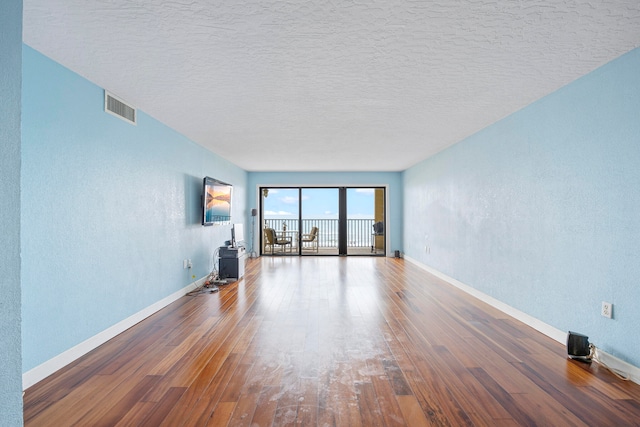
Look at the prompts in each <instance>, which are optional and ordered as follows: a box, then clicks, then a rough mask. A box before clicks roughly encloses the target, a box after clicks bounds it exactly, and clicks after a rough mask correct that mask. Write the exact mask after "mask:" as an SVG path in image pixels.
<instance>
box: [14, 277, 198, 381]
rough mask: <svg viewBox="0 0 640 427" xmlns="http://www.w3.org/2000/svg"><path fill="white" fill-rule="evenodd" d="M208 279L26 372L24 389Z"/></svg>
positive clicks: (187, 287)
mask: <svg viewBox="0 0 640 427" xmlns="http://www.w3.org/2000/svg"><path fill="white" fill-rule="evenodd" d="M206 278H207V277H206V276H205V277H203V278H201V279H198V280H196V281H195V282H193V283H191V284H189V285H187V286H185V287H184V288H182V289H180V290H179V291H176V292H174V293H172V294H171V295H169V296H168V297H165V298H163V299H161V300H160V301H158V302H156V303H154V304H151V305H150V306H148V307H146V308H144V309H142V310H140V311H139V312H137V313H135V314H133V315H131V316H129V317H127V318H126V319H124V320H122V321H121V322H118V323H116V324H115V325H113V326H111V327H110V328H107V329H105V330H104V331H102V332H100V333H99V334H97V335H94V336H93V337H91V338H89V339H87V340H85V341H83V342H81V343H80V344H78V345H76V346H74V347H72V348H70V349H69V350H67V351H65V352H63V353H60V354H59V355H57V356H55V357H53V358H52V359H49V360H47V361H46V362H44V363H42V364H41V365H38V366H36V367H35V368H33V369H31V370H29V371H27V372H25V373H24V374H22V389H23V390H26V389H28V388H29V387H31V386H32V385H34V384H36V383H38V382H39V381H42V380H43V379H45V378H46V377H48V376H49V375H51V374H53V373H54V372H56V371H57V370H59V369H61V368H63V367H65V366H66V365H68V364H69V363H71V362H73V361H74V360H76V359H78V358H80V357H82V356H84V355H85V354H87V353H88V352H90V351H91V350H93V349H95V348H96V347H99V346H100V345H102V344H104V343H105V342H107V341H109V340H110V339H111V338H113V337H115V336H116V335H118V334H120V333H122V332H124V331H126V330H127V329H129V328H130V327H132V326H133V325H135V324H136V323H139V322H141V321H142V320H144V319H146V318H147V317H149V316H151V315H152V314H154V313H156V312H157V311H160V310H161V309H163V308H164V307H166V306H168V305H169V304H171V303H172V302H174V301H176V300H178V299H180V298H182V297H183V296H184V295H185V294H187V293H189V292H191V291H192V290H194V289H196V288H198V287H199V286H202V285H203V284H204V282H205V280H206Z"/></svg>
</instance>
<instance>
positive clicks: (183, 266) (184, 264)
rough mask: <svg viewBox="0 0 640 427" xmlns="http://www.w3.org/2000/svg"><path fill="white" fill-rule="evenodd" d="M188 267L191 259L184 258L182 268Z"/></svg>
mask: <svg viewBox="0 0 640 427" xmlns="http://www.w3.org/2000/svg"><path fill="white" fill-rule="evenodd" d="M187 267H189V260H187V259H183V260H182V268H183V269H185V270H186V269H187Z"/></svg>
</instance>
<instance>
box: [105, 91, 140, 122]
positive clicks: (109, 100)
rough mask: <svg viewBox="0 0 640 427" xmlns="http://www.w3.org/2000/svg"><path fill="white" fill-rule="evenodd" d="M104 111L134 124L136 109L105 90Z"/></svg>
mask: <svg viewBox="0 0 640 427" xmlns="http://www.w3.org/2000/svg"><path fill="white" fill-rule="evenodd" d="M104 111H106V112H107V113H109V114H113V115H114V116H116V117H120V118H121V119H122V120H126V121H128V122H129V123H133V124H134V125H135V124H136V109H135V108H133V107H132V106H130V105H128V104H127V103H126V102H124V101H123V100H121V99H120V98H118V97H116V96H114V95H113V94H111V93H109V92H107V91H106V90H105V91H104Z"/></svg>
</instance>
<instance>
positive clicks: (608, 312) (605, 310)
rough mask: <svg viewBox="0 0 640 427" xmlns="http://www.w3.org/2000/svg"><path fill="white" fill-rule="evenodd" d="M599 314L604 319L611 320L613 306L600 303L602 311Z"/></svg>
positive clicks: (607, 303)
mask: <svg viewBox="0 0 640 427" xmlns="http://www.w3.org/2000/svg"><path fill="white" fill-rule="evenodd" d="M600 314H601V315H602V316H604V317H606V318H609V319H611V317H612V316H613V304H611V303H610V302H604V301H602V309H601V310H600Z"/></svg>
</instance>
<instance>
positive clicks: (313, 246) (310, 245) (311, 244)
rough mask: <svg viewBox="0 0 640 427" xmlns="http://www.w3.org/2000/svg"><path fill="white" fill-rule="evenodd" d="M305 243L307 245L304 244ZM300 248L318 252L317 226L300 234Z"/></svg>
mask: <svg viewBox="0 0 640 427" xmlns="http://www.w3.org/2000/svg"><path fill="white" fill-rule="evenodd" d="M305 243H307V245H305ZM302 249H310V250H315V251H316V252H318V227H313V228H311V232H310V233H307V234H303V235H302Z"/></svg>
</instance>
